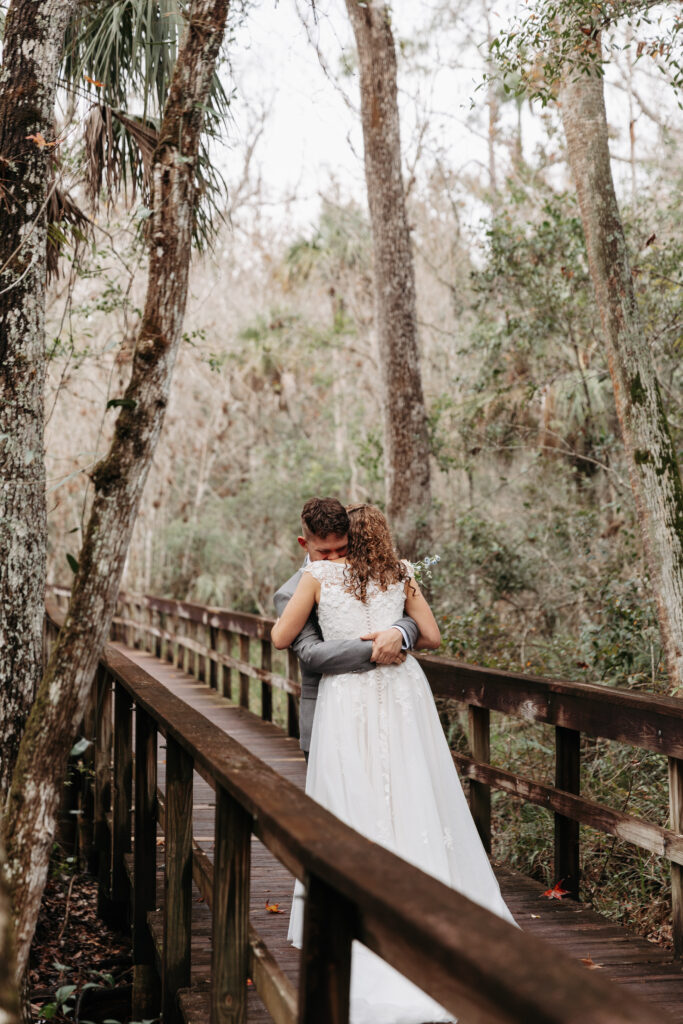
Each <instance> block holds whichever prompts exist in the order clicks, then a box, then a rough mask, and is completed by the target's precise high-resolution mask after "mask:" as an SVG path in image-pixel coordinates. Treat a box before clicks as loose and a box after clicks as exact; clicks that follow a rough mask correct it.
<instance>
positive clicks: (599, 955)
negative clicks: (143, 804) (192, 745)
mask: <svg viewBox="0 0 683 1024" xmlns="http://www.w3.org/2000/svg"><path fill="white" fill-rule="evenodd" d="M115 646H117V647H119V649H120V650H121V651H123V652H124V653H125V654H126V656H127V657H128V658H130V659H131V661H133V662H134V663H135V664H137V665H139V666H140V667H141V668H144V670H145V671H146V672H148V673H149V674H150V675H151V676H153V677H154V678H155V679H156V680H158V681H159V682H160V683H162V684H163V685H164V686H165V687H167V688H168V689H169V690H170V691H171V692H172V693H174V694H175V695H176V696H178V697H179V698H181V699H182V700H184V701H186V702H187V703H188V704H189V705H190V706H191V707H193V708H195V709H196V710H198V711H200V712H201V713H202V714H203V715H205V716H206V717H207V718H209V719H210V720H211V721H212V722H213V723H214V724H215V725H217V726H218V727H219V728H221V729H223V730H224V731H225V732H226V733H227V734H229V735H230V736H231V737H232V738H233V739H235V740H237V742H239V743H241V744H243V745H244V746H245V747H247V748H248V749H249V750H250V751H251V752H252V753H253V754H255V755H256V756H257V757H259V758H261V759H262V760H263V761H265V762H266V763H267V764H268V765H269V766H270V767H272V768H273V769H274V770H275V771H277V772H279V773H280V774H281V775H283V776H284V777H285V778H287V779H288V780H289V781H291V782H293V783H294V784H296V785H297V786H299V787H302V788H303V786H304V782H305V774H306V765H305V761H304V759H303V755H302V754H301V751H300V750H299V745H298V741H297V740H294V739H292V738H289V737H287V736H286V734H285V733H284V732H283V730H282V729H280V728H278V727H277V726H275V725H273V724H271V723H269V722H264V721H263V720H262V719H260V718H259V717H257V716H256V715H253V714H251V713H250V712H248V711H246V710H244V709H242V708H240V707H238V706H236V705H234V704H232V703H231V702H230V701H228V700H226V699H225V698H223V697H221V696H220V695H219V694H218V693H217V692H216V691H215V690H213V689H210V688H209V687H208V686H206V685H204V684H203V683H200V682H198V681H197V680H196V679H194V678H193V677H191V676H189V675H186V674H185V673H184V672H182V671H180V670H179V669H178V668H175V667H173V666H172V665H170V664H168V663H167V662H162V661H159V660H157V659H156V658H155V657H154V656H153V655H151V654H148V653H146V652H144V651H138V650H132V649H130V648H127V647H124V646H122V645H118V644H117V645H115ZM164 770H165V746H164V745H163V742H160V745H159V766H158V771H159V786H160V788H161V789H162V790H163V789H164ZM214 812H215V798H214V792H213V790H212V789H211V787H210V786H209V785H208V784H207V783H206V782H204V781H203V780H202V779H201V778H200V777H199V776H198V775H197V774H196V773H195V785H194V809H193V833H194V837H195V840H196V842H197V843H198V845H199V847H200V848H201V850H202V851H203V852H204V853H205V854H206V855H207V856H208V857H209V858H210V859H212V858H213V829H214ZM160 842H161V841H160ZM162 852H163V851H162V850H160V863H161V853H162ZM497 875H498V878H499V881H500V884H501V889H502V892H503V895H504V897H505V899H506V901H507V903H508V906H509V907H510V909H511V911H512V913H513V914H514V916H515V918H516V920H517V922H518V923H519V924H520V925H521V927H522V928H523V929H524V930H526V931H528V932H530V933H533V934H534V935H536V936H537V937H539V938H542V939H543V940H545V941H547V942H548V943H551V944H552V945H554V946H556V947H558V948H560V949H561V950H563V951H564V952H565V953H567V954H568V955H569V956H571V957H573V958H575V959H578V960H582V961H584V962H586V970H598V971H600V974H601V975H602V976H603V977H605V978H609V979H612V980H614V981H615V982H618V983H619V984H620V985H622V986H624V987H625V988H626V989H627V990H629V991H632V992H633V993H637V995H638V996H639V997H640V998H641V999H643V1000H645V1001H646V1002H648V1003H649V1004H650V1006H652V1007H656V1008H657V1009H658V1010H659V1011H660V1012H661V1019H662V1024H666V1021H678V1022H680V1024H683V973H682V972H681V968H680V965H677V964H674V963H672V962H671V955H670V953H669V952H667V951H665V950H662V949H661V948H659V947H658V946H656V945H653V944H652V943H649V942H646V941H645V940H644V939H641V938H639V937H637V936H634V935H632V934H630V933H629V932H628V931H627V930H626V929H624V928H621V927H619V926H617V925H614V924H612V923H610V922H608V921H606V920H605V919H604V918H601V917H600V916H599V915H598V914H596V913H594V912H593V911H592V910H591V909H590V908H588V907H586V906H584V905H583V904H581V903H576V902H575V901H559V900H547V899H543V898H542V896H541V894H542V891H543V887H542V886H541V885H539V884H538V883H537V882H534V881H532V880H531V879H528V878H526V877H525V876H523V875H520V874H517V873H514V872H512V871H509V870H507V869H505V868H500V869H498V870H497ZM293 886H294V880H293V878H292V876H291V874H289V872H288V871H287V870H286V868H285V867H284V866H283V865H282V864H281V863H280V862H279V861H278V860H277V859H276V858H275V857H273V856H272V854H271V853H269V852H268V850H267V849H265V847H264V846H263V845H262V844H261V843H260V842H259V841H258V840H257V839H256V838H252V860H251V893H250V908H251V920H252V923H253V926H254V927H255V928H256V930H257V931H258V932H259V934H260V935H261V936H262V937H263V939H264V940H265V941H266V943H267V945H268V947H269V948H270V949H271V950H272V952H273V954H274V955H275V956H276V958H277V960H278V962H279V964H280V965H281V967H282V969H283V971H284V972H285V974H287V975H288V976H289V977H290V978H291V980H292V981H293V982H294V983H295V984H297V983H298V970H299V953H298V951H297V950H295V949H293V948H292V947H291V946H290V945H289V944H288V943H287V926H288V921H289V911H290V907H291V898H292V890H293ZM157 892H158V893H159V894H161V897H163V881H162V879H161V878H160V879H159V884H158V885H157ZM266 904H268V905H270V906H272V905H274V904H277V905H278V910H279V911H281V913H273V912H272V911H269V910H268V909H267V906H266ZM192 914H193V944H192V981H193V985H196V986H197V989H196V993H195V994H193V995H192V996H187V997H185V998H184V999H183V1010H184V1016H185V1018H186V1020H188V1021H192V1022H193V1024H194V1022H196V1024H206V1020H207V1006H208V1002H207V998H206V993H205V984H206V983H207V982H208V977H209V973H210V948H211V912H210V910H209V908H208V907H207V905H206V904H205V903H204V902H203V901H202V898H201V896H200V893H199V891H197V890H195V893H194V902H193V911H192ZM152 930H153V934H154V936H155V939H156V941H157V945H159V944H160V943H161V939H162V935H163V915H162V912H161V911H157V913H156V915H154V919H153V921H152ZM268 1021H271V1017H270V1016H269V1015H268V1013H267V1012H266V1010H265V1009H264V1007H263V1005H262V1004H261V1002H260V1000H259V998H258V995H257V994H256V992H253V991H252V992H250V994H249V1022H250V1024H262V1022H263V1024H265V1022H268ZM321 1024H322V1022H321Z"/></svg>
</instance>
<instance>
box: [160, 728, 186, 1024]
mask: <svg viewBox="0 0 683 1024" xmlns="http://www.w3.org/2000/svg"><path fill="white" fill-rule="evenodd" d="M165 817H166V861H165V869H164V897H165V898H164V950H163V968H162V986H163V994H162V1017H163V1020H164V1024H181V1020H182V1018H181V1015H180V1010H179V1007H178V1000H177V993H178V989H181V988H187V987H188V986H189V984H190V955H191V954H190V949H191V937H192V758H191V757H190V756H189V755H188V754H186V753H185V751H184V750H183V748H182V747H181V746H180V744H179V743H177V742H176V741H175V740H174V739H173V738H172V737H171V736H168V737H167V740H166V812H165Z"/></svg>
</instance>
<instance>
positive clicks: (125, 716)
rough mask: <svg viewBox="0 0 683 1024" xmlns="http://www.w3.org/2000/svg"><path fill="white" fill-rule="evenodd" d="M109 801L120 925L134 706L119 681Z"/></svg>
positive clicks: (125, 915) (124, 913)
mask: <svg viewBox="0 0 683 1024" xmlns="http://www.w3.org/2000/svg"><path fill="white" fill-rule="evenodd" d="M113 797H114V798H113V801H112V864H111V900H112V912H113V914H114V917H115V919H116V921H117V922H118V925H119V927H120V928H122V929H123V928H127V927H128V923H129V920H130V916H129V912H128V909H129V907H128V905H129V896H130V894H129V888H130V887H129V885H128V877H127V875H126V865H125V862H124V857H125V855H126V854H127V853H130V825H131V821H130V810H131V805H132V803H133V710H132V706H131V699H130V695H129V694H128V693H127V691H126V690H125V689H124V688H123V686H122V685H121V683H116V685H115V687H114V793H113Z"/></svg>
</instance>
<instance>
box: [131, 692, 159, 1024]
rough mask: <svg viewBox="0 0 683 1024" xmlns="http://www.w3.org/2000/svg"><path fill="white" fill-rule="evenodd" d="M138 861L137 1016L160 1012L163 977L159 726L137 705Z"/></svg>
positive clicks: (135, 929) (135, 924)
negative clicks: (155, 936)
mask: <svg viewBox="0 0 683 1024" xmlns="http://www.w3.org/2000/svg"><path fill="white" fill-rule="evenodd" d="M134 850H135V861H134V875H133V878H134V886H135V888H134V893H133V896H134V903H133V964H134V967H133V997H132V998H133V1007H132V1012H133V1017H134V1019H135V1020H143V1019H151V1018H153V1017H157V1016H158V1015H159V980H158V977H157V973H156V968H155V963H154V942H153V941H152V936H151V935H150V932H149V928H148V927H147V913H148V911H150V910H154V909H155V907H156V876H157V865H156V854H157V727H156V722H155V721H154V719H153V718H151V716H150V715H148V714H147V712H146V711H143V710H142V708H140V707H136V709H135V847H134Z"/></svg>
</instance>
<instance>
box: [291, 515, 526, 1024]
mask: <svg viewBox="0 0 683 1024" xmlns="http://www.w3.org/2000/svg"><path fill="white" fill-rule="evenodd" d="M299 543H300V544H301V546H302V547H303V548H304V549H305V550H306V553H307V556H308V557H307V559H306V562H305V564H304V566H303V568H302V570H300V572H299V573H297V574H295V576H293V577H292V578H291V579H290V580H288V582H287V583H286V584H285V585H284V586H283V587H281V589H280V590H279V591H278V592H277V594H276V595H275V606H276V609H277V611H278V614H279V615H280V618H279V619H278V621H277V622H276V624H275V626H274V627H273V631H272V640H273V643H274V644H275V646H276V647H278V648H284V647H288V646H290V645H291V646H292V647H293V649H294V651H295V652H296V654H297V656H298V658H299V660H300V663H301V677H302V685H301V689H302V693H301V706H300V732H301V746H302V747H303V749H304V751H305V752H308V756H307V760H308V772H307V778H306V793H307V794H308V795H309V796H310V797H312V799H314V800H316V801H317V802H318V803H320V804H322V805H323V806H324V807H326V808H327V809H328V810H329V811H331V812H332V813H333V814H335V815H336V816H337V817H338V818H340V819H341V820H342V821H344V822H346V824H347V825H350V826H351V827H352V828H354V829H356V831H358V832H360V833H362V834H363V835H365V836H367V838H368V839H371V840H372V841H373V842H375V843H378V844H379V845H380V846H384V847H386V848H387V849H389V850H391V851H392V852H393V853H396V854H397V855H398V856H400V857H403V858H404V860H407V861H409V862H410V863H412V864H414V865H415V866H416V867H418V868H420V869H421V870H422V871H425V872H426V873H427V874H430V875H433V876H434V877H435V878H438V879H439V880H440V881H442V882H444V883H445V884H446V885H448V886H451V887H452V888H454V889H457V890H458V891H459V892H461V893H463V894H464V895H465V896H467V897H468V898H469V899H471V900H473V901H474V902H476V903H479V904H480V905H482V906H484V907H486V908H487V909H488V910H491V911H492V912H493V913H495V914H498V915H499V916H501V917H503V918H505V919H506V920H508V921H510V922H512V923H513V924H514V920H513V918H512V916H511V914H510V912H509V910H508V909H507V907H506V906H505V903H504V902H503V899H502V896H501V894H500V890H499V888H498V882H497V881H496V878H495V875H494V874H493V871H492V870H491V866H490V864H489V862H488V858H487V856H486V852H485V850H484V848H483V846H482V843H481V840H480V839H479V835H478V833H477V830H476V827H475V825H474V821H473V819H472V816H471V814H470V811H469V807H468V806H467V801H466V799H465V796H464V793H463V790H462V787H461V785H460V780H459V779H458V776H457V773H456V771H455V767H454V765H453V760H452V758H451V755H450V751H449V748H448V743H447V742H446V738H445V736H444V733H443V729H442V728H441V723H440V721H439V716H438V714H437V711H436V707H435V705H434V700H433V697H432V693H431V690H430V687H429V684H428V682H427V679H426V677H425V675H424V673H423V671H422V669H421V668H420V665H419V664H418V662H417V661H416V659H415V658H412V657H410V655H409V654H408V651H409V650H411V649H413V650H416V649H419V648H427V649H434V648H436V647H438V646H439V643H440V635H439V628H438V626H437V624H436V620H435V619H434V616H433V614H432V612H431V609H430V607H429V605H428V604H427V601H426V600H425V598H424V596H423V595H422V593H421V592H420V588H419V586H418V585H417V583H416V581H415V578H414V576H413V572H412V567H411V565H410V563H409V562H406V561H403V560H401V559H399V558H398V557H397V555H396V552H395V549H394V546H393V542H392V539H391V534H390V532H389V527H388V525H387V522H386V519H385V518H384V516H383V515H382V513H381V512H380V510H379V509H378V508H375V507H374V506H373V505H351V506H349V508H348V509H345V508H344V507H343V506H342V505H341V503H340V502H339V501H337V500H336V499H334V498H313V499H311V500H310V501H308V502H306V504H305V505H304V508H303V512H302V536H301V537H299ZM304 895H305V894H304V890H303V886H301V884H300V883H298V882H297V884H296V887H295V891H294V903H293V907H292V916H291V919H290V927H289V938H290V940H291V941H292V942H293V943H294V944H295V945H298V946H300V945H301V941H302V937H303V905H304ZM452 1019H453V1017H452V1014H450V1013H448V1011H446V1010H444V1009H443V1008H442V1007H440V1006H439V1005H438V1004H437V1003H435V1002H434V1000H432V999H430V998H429V997H428V996H427V995H426V994H425V993H424V992H422V991H421V990H420V989H418V988H417V987H416V986H415V985H413V984H412V982H409V981H408V980H407V979H406V978H404V977H403V976H402V975H400V974H398V972H397V971H395V970H394V969H393V968H392V967H390V966H389V965H388V964H386V963H385V962H384V961H382V960H381V959H380V958H379V957H377V956H375V954H374V953H372V952H371V951H370V950H368V949H367V948H366V947H364V946H362V945H361V944H360V943H358V942H354V944H353V953H352V966H351V1006H350V1021H351V1024H423V1022H424V1021H452Z"/></svg>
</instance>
